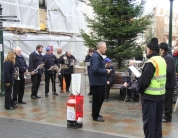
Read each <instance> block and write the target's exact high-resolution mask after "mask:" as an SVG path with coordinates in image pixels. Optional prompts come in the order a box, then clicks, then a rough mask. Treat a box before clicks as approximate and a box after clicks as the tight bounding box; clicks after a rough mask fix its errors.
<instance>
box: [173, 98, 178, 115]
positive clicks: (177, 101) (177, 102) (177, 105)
mask: <svg viewBox="0 0 178 138" xmlns="http://www.w3.org/2000/svg"><path fill="white" fill-rule="evenodd" d="M177 107H178V97H177V100H176V104H175V106H174V112H176V109H177Z"/></svg>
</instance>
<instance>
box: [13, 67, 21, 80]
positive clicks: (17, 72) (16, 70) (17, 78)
mask: <svg viewBox="0 0 178 138" xmlns="http://www.w3.org/2000/svg"><path fill="white" fill-rule="evenodd" d="M14 78H15V79H16V80H20V78H19V68H18V67H16V68H15V72H14Z"/></svg>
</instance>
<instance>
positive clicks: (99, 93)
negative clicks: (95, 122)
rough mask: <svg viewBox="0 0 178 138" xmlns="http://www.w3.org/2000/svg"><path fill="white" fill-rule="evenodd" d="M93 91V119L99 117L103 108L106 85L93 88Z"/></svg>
mask: <svg viewBox="0 0 178 138" xmlns="http://www.w3.org/2000/svg"><path fill="white" fill-rule="evenodd" d="M92 89H93V101H92V116H93V119H97V118H98V117H99V113H100V109H101V106H102V104H103V102H104V99H105V85H101V86H92Z"/></svg>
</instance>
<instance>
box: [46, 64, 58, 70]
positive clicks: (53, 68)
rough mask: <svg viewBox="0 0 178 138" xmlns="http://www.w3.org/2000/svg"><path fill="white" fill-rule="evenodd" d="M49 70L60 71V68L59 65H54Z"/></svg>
mask: <svg viewBox="0 0 178 138" xmlns="http://www.w3.org/2000/svg"><path fill="white" fill-rule="evenodd" d="M48 70H56V71H57V70H58V66H57V65H54V66H51V67H50V68H49V69H48Z"/></svg>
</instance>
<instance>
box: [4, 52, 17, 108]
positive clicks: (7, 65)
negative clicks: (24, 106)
mask: <svg viewBox="0 0 178 138" xmlns="http://www.w3.org/2000/svg"><path fill="white" fill-rule="evenodd" d="M14 65H15V54H14V52H13V51H10V52H8V54H7V57H6V58H5V61H4V70H3V74H4V83H5V108H6V109H7V110H14V109H15V107H16V106H15V105H14V104H13V101H12V97H11V94H12V86H13V82H14Z"/></svg>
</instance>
